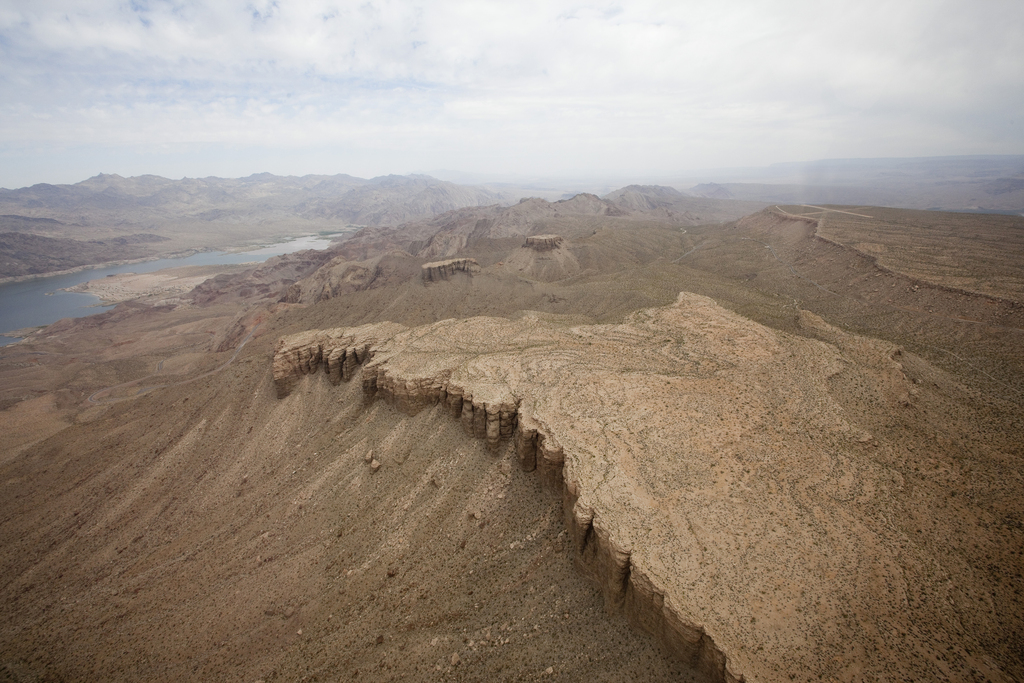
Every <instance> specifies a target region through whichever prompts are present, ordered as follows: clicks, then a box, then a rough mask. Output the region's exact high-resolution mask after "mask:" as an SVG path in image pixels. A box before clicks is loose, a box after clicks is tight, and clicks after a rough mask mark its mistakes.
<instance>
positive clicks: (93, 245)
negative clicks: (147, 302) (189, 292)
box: [0, 232, 167, 278]
mask: <svg viewBox="0 0 1024 683" xmlns="http://www.w3.org/2000/svg"><path fill="white" fill-rule="evenodd" d="M166 241H167V238H165V237H160V236H159V235H147V234H135V235H127V236H125V237H113V238H109V239H106V240H88V241H87V240H74V239H66V238H56V237H43V236H41V235H33V234H26V233H20V232H4V233H0V278H6V277H21V276H25V275H38V274H41V273H52V272H55V271H60V270H67V269H70V268H77V267H79V266H85V265H90V264H94V263H105V262H109V261H118V260H127V259H137V258H146V257H148V256H152V255H153V254H154V253H155V251H156V248H157V247H158V246H159V245H160V243H161V242H166Z"/></svg>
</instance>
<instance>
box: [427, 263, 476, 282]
mask: <svg viewBox="0 0 1024 683" xmlns="http://www.w3.org/2000/svg"><path fill="white" fill-rule="evenodd" d="M479 272H480V265H479V264H478V263H477V262H476V260H475V259H471V258H453V259H448V260H447V261H434V262H433V263H424V264H423V281H424V282H440V281H441V280H450V279H451V278H452V276H454V275H455V273H467V274H469V275H472V274H473V273H479Z"/></svg>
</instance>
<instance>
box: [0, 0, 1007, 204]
mask: <svg viewBox="0 0 1024 683" xmlns="http://www.w3.org/2000/svg"><path fill="white" fill-rule="evenodd" d="M1021 44H1024V4H1022V3H1020V2H1017V1H1016V0H1011V1H1006V2H999V1H990V2H984V1H982V2H974V3H971V4H968V3H966V2H946V3H940V2H932V1H923V0H909V1H907V2H903V3H896V4H893V3H882V2H877V1H872V2H860V3H821V2H805V1H802V2H776V3H766V2H758V1H756V0H746V1H744V2H734V3H729V4H725V3H720V2H715V3H712V2H703V1H693V2H654V1H651V2H630V3H624V4H621V5H620V4H616V3H612V2H597V3H573V2H520V3H507V2H481V1H477V2H454V1H447V2H446V1H432V2H429V3H415V2H400V1H397V0H371V1H369V2H366V1H360V2H337V1H332V0H314V1H311V2H283V1H281V0H279V1H277V2H273V1H270V0H254V1H246V0H239V1H226V0H222V1H220V2H202V3H200V2H188V1H186V2H175V1H168V2H163V1H155V0H128V1H127V2H121V1H116V0H106V1H103V0H99V1H94V2H90V3H80V2H68V1H56V0H51V1H49V2H47V1H45V0H43V1H38V0H36V1H33V2H31V3H29V2H22V1H21V0H14V1H12V2H8V3H7V4H6V5H5V6H4V7H3V8H0V154H2V155H3V157H2V158H5V159H7V160H8V161H9V162H14V161H17V160H18V159H22V158H25V157H27V155H29V154H32V155H36V156H38V157H40V158H42V157H49V158H51V160H52V163H51V164H50V167H52V168H53V169H54V170H53V171H52V174H53V175H54V176H56V175H58V174H59V172H58V170H57V169H59V168H60V164H61V163H62V159H66V158H67V156H68V153H67V150H69V149H73V148H75V147H76V146H77V147H82V148H89V149H92V150H104V149H108V150H113V151H111V152H110V153H107V154H106V158H114V157H117V158H121V159H127V158H132V156H133V155H135V157H137V158H144V159H146V160H148V161H150V162H155V163H156V164H157V165H159V164H160V163H161V162H160V161H159V159H160V158H161V155H162V154H164V153H165V152H162V151H161V150H166V149H167V146H171V147H172V148H173V147H175V146H177V147H178V148H179V149H188V150H190V155H191V158H192V163H193V164H194V166H195V170H193V171H192V173H193V174H201V173H203V171H202V167H203V164H211V155H212V154H214V152H213V151H210V150H216V152H215V153H216V154H217V155H219V156H220V157H221V158H218V160H217V164H219V165H220V167H222V166H223V164H224V161H223V158H222V157H223V156H224V155H225V154H226V155H228V156H229V157H230V156H231V155H235V157H236V158H237V159H238V160H239V161H238V163H239V167H238V168H237V170H235V171H234V173H236V174H242V173H247V172H250V171H257V170H271V171H283V169H277V168H243V167H242V165H243V164H251V163H253V159H254V158H257V159H259V158H266V159H268V162H267V163H270V160H272V161H273V163H278V164H290V165H292V166H301V164H302V160H303V159H307V160H309V163H310V164H311V165H312V164H314V163H315V164H322V163H324V162H323V158H324V156H325V154H326V152H325V150H330V149H335V150H337V152H338V157H339V161H338V165H337V167H336V168H334V169H317V170H332V171H337V172H364V173H365V172H389V171H397V172H401V171H404V170H409V169H411V168H417V167H419V168H432V167H448V168H458V167H462V168H465V169H466V170H476V171H494V172H503V171H517V172H531V171H536V170H538V169H547V171H548V172H559V173H570V172H580V171H588V172H598V171H607V172H612V171H617V170H621V169H623V168H629V169H631V170H636V171H637V172H639V171H641V170H644V169H647V171H648V173H658V172H667V171H671V170H674V169H682V168H692V167H699V166H713V165H740V164H761V163H769V162H772V161H781V160H792V159H808V158H815V157H821V156H825V155H831V156H900V155H907V154H957V153H998V152H1005V153H1011V152H1015V153H1020V152H1024V132H1022V126H1021V124H1020V120H1019V119H1013V118H1012V117H1008V116H1003V115H1002V112H1004V111H1012V110H1019V109H1020V108H1021V105H1024V66H1022V64H1024V61H1022V60H1021V58H1020V49H1019V46H1020V45H1021ZM259 150H270V152H259ZM99 156H100V158H105V157H104V155H103V154H101V155H99ZM342 157H344V158H342ZM76 158H77V157H76ZM175 159H177V161H175V162H174V163H176V164H180V163H181V161H180V158H179V157H177V156H176V157H175ZM283 159H288V160H290V161H287V162H283V161H282V160H283ZM344 163H349V164H355V163H358V164H360V165H362V166H363V167H365V170H363V171H360V169H354V168H348V167H346V166H344ZM5 166H9V167H10V168H8V170H7V172H6V173H5V174H4V175H3V176H2V177H0V184H5V185H6V186H11V185H12V184H24V183H26V182H30V181H34V180H39V179H42V178H39V177H26V178H24V180H19V176H18V172H19V171H18V169H17V168H16V167H13V166H11V164H10V163H8V164H5ZM32 168H33V169H44V168H47V165H46V164H45V163H42V162H40V161H37V162H35V165H33V167H32ZM98 170H101V169H99V168H92V169H86V168H82V169H79V168H77V167H76V168H75V169H74V170H73V171H71V170H67V167H66V166H65V171H63V172H65V173H70V172H75V173H79V174H91V173H92V172H95V171H98ZM103 170H108V171H116V170H118V169H110V168H106V169H103ZM150 170H151V171H152V172H156V173H164V172H166V171H164V170H162V169H161V168H153V169H150ZM310 170H311V171H312V170H314V169H310ZM37 172H38V170H34V171H33V173H37ZM73 179H75V178H67V177H60V178H59V180H61V181H67V180H73Z"/></svg>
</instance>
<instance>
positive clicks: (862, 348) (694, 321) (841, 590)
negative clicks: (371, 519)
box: [274, 293, 1006, 681]
mask: <svg viewBox="0 0 1024 683" xmlns="http://www.w3.org/2000/svg"><path fill="white" fill-rule="evenodd" d="M801 323H802V324H803V326H804V327H805V329H807V330H808V331H809V333H810V334H814V335H817V336H818V337H820V338H824V339H828V340H829V341H828V342H827V343H826V342H825V341H819V340H815V339H809V338H804V337H797V336H794V335H790V334H786V333H783V332H779V331H775V330H771V329H769V328H766V327H763V326H761V325H758V324H756V323H752V322H750V321H749V320H747V319H744V318H742V317H740V316H738V315H736V314H734V313H731V312H729V311H727V310H725V309H723V308H721V307H719V306H718V305H716V304H715V303H714V302H713V301H712V300H711V299H708V298H705V297H701V296H698V295H693V294H687V293H683V294H680V295H679V298H678V300H677V301H676V303H675V304H673V305H670V306H667V307H663V308H654V309H646V310H641V311H638V312H636V313H634V314H633V315H632V316H630V317H629V318H628V319H627V320H626V321H625V322H623V323H622V324H615V325H589V326H588V325H582V326H581V325H576V326H573V325H570V324H563V323H560V322H559V320H558V319H552V318H543V319H542V318H540V317H537V316H533V315H530V314H527V315H524V316H523V317H520V318H519V319H516V320H506V319H497V318H470V319H465V320H444V321H441V322H438V323H434V324H431V325H426V326H422V327H418V328H413V329H408V328H404V327H402V326H400V325H395V324H392V323H381V324H377V325H366V326H363V327H360V328H353V329H349V330H327V331H319V332H308V333H303V334H300V335H293V336H291V337H287V338H285V339H283V340H281V342H280V343H279V345H278V349H277V353H276V354H275V359H274V379H275V382H276V384H277V387H278V392H279V395H280V396H285V395H287V393H288V391H289V390H290V388H291V386H292V385H293V384H294V382H295V381H296V380H297V379H298V378H299V377H301V376H302V375H303V374H308V373H312V372H316V371H317V369H318V368H320V367H322V368H323V369H324V370H325V371H326V373H327V375H328V376H329V377H330V378H331V380H332V381H339V380H340V379H345V378H349V377H352V376H354V374H355V372H356V366H357V365H359V364H362V373H361V374H362V383H363V388H364V390H365V391H366V393H367V394H368V395H371V396H380V397H383V398H385V399H386V400H389V401H391V402H393V403H394V404H395V405H396V406H398V407H399V408H401V409H402V410H404V411H406V412H409V413H415V412H416V411H419V410H421V409H423V408H425V407H428V406H435V405H440V406H443V407H444V408H445V409H446V410H447V411H449V412H450V414H451V415H452V416H453V417H456V418H458V419H459V420H461V422H462V425H463V427H464V429H465V431H466V433H467V434H469V435H472V436H474V437H476V438H480V439H486V440H487V441H488V443H489V444H491V445H493V446H495V447H502V446H503V445H504V444H506V443H508V444H510V445H511V446H512V447H514V448H515V449H516V451H517V453H518V456H519V460H520V463H521V465H522V467H523V469H524V470H537V471H539V472H540V473H542V474H543V475H544V476H548V477H550V478H551V479H552V480H553V481H555V482H558V483H559V485H561V486H562V487H563V497H564V498H563V499H564V503H565V506H564V511H565V516H566V521H567V525H568V527H569V530H570V533H571V536H572V538H573V540H574V542H575V547H576V551H577V557H578V564H579V566H580V568H581V570H582V571H583V573H584V574H586V575H587V576H589V577H590V578H591V579H592V580H594V581H595V582H596V583H597V584H598V585H599V586H600V588H601V590H602V592H603V593H604V595H605V598H606V602H607V603H608V604H609V605H610V606H612V607H613V608H616V609H621V610H623V611H625V612H626V614H627V615H628V616H629V617H630V618H631V620H632V621H634V622H635V623H637V624H639V625H640V626H641V627H643V628H645V629H646V630H648V631H650V632H652V633H655V634H656V635H658V636H659V637H660V638H661V639H662V640H663V641H664V642H665V643H666V644H667V646H668V647H669V648H670V649H671V650H672V651H674V652H675V653H676V655H678V656H679V657H680V658H682V659H684V660H686V661H689V662H690V663H691V664H693V665H694V666H695V667H697V668H699V669H701V670H702V671H704V672H705V673H707V674H708V675H710V676H711V677H712V678H713V679H715V680H721V681H738V680H744V679H745V680H757V681H789V680H793V679H794V678H795V679H796V680H811V679H813V680H817V679H818V678H819V677H824V678H835V679H851V678H861V679H867V678H874V677H878V678H886V679H889V678H905V677H909V678H934V677H937V676H939V675H952V676H953V677H961V678H969V677H976V676H988V677H990V678H994V679H1000V678H1002V679H1005V678H1006V677H1005V676H1003V675H1001V673H1000V672H999V671H998V669H997V668H996V667H993V666H992V665H990V664H988V663H986V660H985V659H984V658H979V657H972V656H970V653H969V652H966V651H965V650H964V648H966V647H968V645H965V640H964V639H965V635H964V634H963V633H962V631H961V630H960V629H959V628H958V627H956V626H955V624H956V623H958V621H957V619H958V617H957V615H956V613H955V611H954V610H953V608H952V607H948V606H945V605H942V604H933V605H926V606H922V605H920V604H918V603H914V604H909V603H908V600H907V597H906V596H907V595H908V594H909V593H910V590H911V589H910V587H909V586H908V579H907V578H906V577H907V576H908V573H914V572H917V570H918V569H919V568H920V567H919V565H921V564H922V563H924V564H927V563H928V562H932V561H935V559H936V558H931V557H928V556H927V555H926V554H925V553H924V551H921V550H920V549H919V548H918V549H916V550H914V551H913V552H911V551H908V550H907V548H908V543H911V540H910V539H907V538H906V537H904V536H903V535H902V534H901V532H900V531H899V530H898V529H897V528H896V527H894V526H893V524H892V523H891V520H892V519H894V518H896V517H898V516H899V515H900V514H902V512H903V510H902V508H901V491H902V489H903V480H902V478H901V476H900V475H899V473H898V472H897V471H895V470H894V469H892V468H890V467H888V466H887V465H886V464H885V463H886V461H887V459H888V460H891V459H892V458H895V457H898V453H897V452H896V451H897V450H898V446H897V445H896V444H894V443H891V442H889V441H887V440H886V439H885V438H884V437H882V436H879V435H877V434H871V433H869V432H867V431H866V430H865V428H864V425H866V424H878V423H879V422H880V420H881V419H882V417H883V416H886V415H888V416H889V417H890V419H901V418H900V417H899V416H900V415H901V414H902V413H906V412H907V411H913V409H914V406H913V400H914V399H913V396H914V395H916V390H915V389H914V387H913V383H912V382H911V381H910V380H908V379H907V377H906V375H905V374H904V372H903V368H902V366H901V364H900V362H899V360H900V356H901V350H900V349H899V348H898V347H896V346H894V345H892V344H889V343H886V342H879V341H875V340H869V339H865V338H860V337H854V336H851V335H848V334H846V333H844V332H842V331H840V330H837V329H835V328H832V327H829V326H828V325H827V324H825V323H824V322H823V321H821V320H820V319H819V318H817V317H815V316H813V315H811V314H806V313H805V314H802V318H801ZM836 387H842V389H841V391H840V390H837V389H836ZM850 387H855V389H853V390H852V391H855V392H860V393H859V394H858V400H859V403H857V405H864V406H868V408H866V410H871V411H875V413H873V414H872V415H869V416H865V415H858V414H857V413H856V412H854V411H853V410H852V409H851V406H852V405H853V403H851V402H850V400H848V399H849V397H848V396H845V395H844V394H843V393H842V392H849V391H851V389H850ZM861 399H863V400H861ZM869 418H870V419H869ZM907 419H910V418H907ZM911 570H913V571H911ZM936 580H937V581H938V580H939V579H936ZM957 609H964V608H963V607H962V606H959V607H958V608H957ZM967 609H970V608H967ZM977 609H984V607H983V606H979V607H977ZM936 610H938V611H939V613H940V615H939V617H938V618H936V616H935V614H936ZM942 610H945V612H942ZM973 616H976V615H972V618H973ZM900 633H902V634H907V633H912V634H913V635H914V638H916V641H915V642H928V643H930V647H932V648H934V649H935V650H936V651H941V652H952V653H960V652H961V651H963V652H964V654H963V656H962V658H960V659H958V660H957V661H959V662H960V664H958V666H959V667H960V668H959V669H954V668H953V667H952V665H951V664H950V663H949V662H948V661H946V662H944V663H943V662H940V661H939V660H934V661H933V660H931V659H927V658H925V659H921V658H918V659H914V658H913V656H908V655H907V653H906V652H904V651H903V650H904V648H903V645H902V644H901V643H900V642H899V637H895V636H894V634H900Z"/></svg>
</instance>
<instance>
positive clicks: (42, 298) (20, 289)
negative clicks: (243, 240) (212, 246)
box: [0, 233, 341, 346]
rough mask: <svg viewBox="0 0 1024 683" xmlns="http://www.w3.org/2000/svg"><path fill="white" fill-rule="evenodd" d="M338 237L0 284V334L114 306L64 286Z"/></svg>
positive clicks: (261, 256)
mask: <svg viewBox="0 0 1024 683" xmlns="http://www.w3.org/2000/svg"><path fill="white" fill-rule="evenodd" d="M338 234H341V233H338ZM338 234H332V235H308V236H305V237H299V238H296V239H293V240H289V241H287V242H281V243H278V244H272V245H270V246H267V247H262V248H260V249H253V250H251V251H242V252H235V253H231V252H222V251H207V252H201V253H198V254H193V255H192V256H186V257H183V258H164V259H157V260H155V261H143V262H141V263H129V264H125V265H120V266H107V267H102V268H89V269H86V270H80V271H78V272H77V273H68V274H66V275H50V276H47V277H39V278H35V279H32V280H25V281H23V282H9V283H7V284H2V285H0V333H3V332H13V331H14V330H21V329H24V328H26V327H38V326H40V325H49V324H51V323H54V322H57V321H58V320H60V319H61V318H81V317H83V316H87V315H94V314H96V313H102V312H103V311H108V310H110V309H111V308H113V306H97V305H96V304H98V303H99V301H100V300H99V298H98V297H95V296H93V295H92V294H80V293H76V292H62V291H60V290H62V289H64V288H65V287H72V286H74V285H77V284H81V283H83V282H88V281H89V280H96V279H99V278H102V277H106V276H107V275H114V274H117V273H152V272H154V271H157V270H163V269H164V268H177V267H178V266H212V265H222V264H234V263H250V262H253V261H266V260H267V259H268V258H270V257H271V256H280V255H281V254H290V253H292V252H295V251H302V250H303V249H326V248H327V246H328V245H329V244H330V240H331V239H333V238H335V237H337V236H338ZM17 341H20V339H19V338H18V337H0V346H6V345H8V344H13V343H14V342H17Z"/></svg>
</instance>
